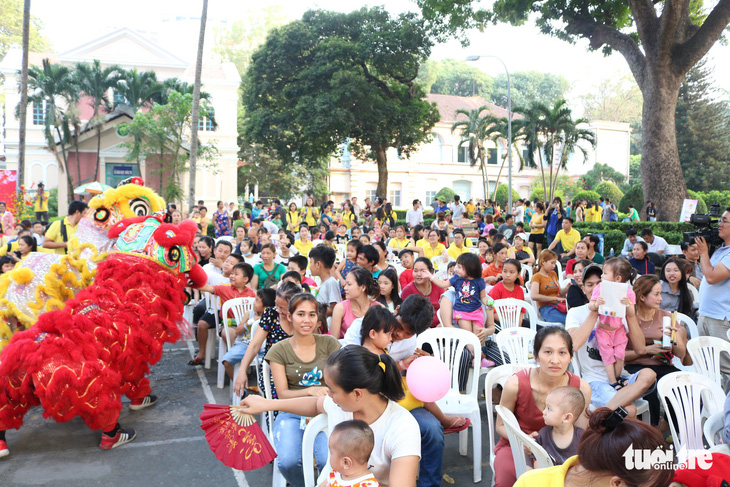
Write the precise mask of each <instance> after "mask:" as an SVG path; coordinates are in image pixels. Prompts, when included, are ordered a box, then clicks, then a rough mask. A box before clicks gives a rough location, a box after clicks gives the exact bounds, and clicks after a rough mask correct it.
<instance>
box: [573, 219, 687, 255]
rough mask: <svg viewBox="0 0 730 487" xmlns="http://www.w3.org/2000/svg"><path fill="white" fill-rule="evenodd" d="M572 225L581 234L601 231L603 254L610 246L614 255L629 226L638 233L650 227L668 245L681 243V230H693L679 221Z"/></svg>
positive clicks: (618, 251)
mask: <svg viewBox="0 0 730 487" xmlns="http://www.w3.org/2000/svg"><path fill="white" fill-rule="evenodd" d="M574 227H575V229H576V230H578V231H579V232H580V234H581V235H586V234H589V233H602V234H603V242H604V243H603V250H604V254H605V255H608V254H609V252H610V251H611V248H613V249H614V252H615V254H616V255H618V254H620V253H621V249H622V248H623V246H624V241H625V240H626V230H628V229H629V228H635V229H636V231H637V232H639V234H641V231H642V230H643V229H645V228H651V230H652V232H654V235H657V236H659V237H662V238H663V239H664V240H666V241H667V243H668V244H670V245H679V244H680V243H682V240H683V239H684V235H683V232H692V231H694V226H692V224H690V223H679V222H627V223H624V222H596V223H585V222H579V223H576V224H575V225H574Z"/></svg>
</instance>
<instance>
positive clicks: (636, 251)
mask: <svg viewBox="0 0 730 487" xmlns="http://www.w3.org/2000/svg"><path fill="white" fill-rule="evenodd" d="M364 203H365V205H364V208H360V207H359V206H358V204H357V198H352V199H351V200H348V201H346V202H344V203H343V204H342V205H341V206H340V209H339V211H335V209H334V206H335V205H334V203H333V202H331V201H329V202H326V203H325V204H323V205H320V206H316V205H314V203H313V201H312V199H311V198H310V199H308V200H307V201H306V204H305V206H304V207H303V208H298V207H297V206H296V204H294V203H291V204H289V205H288V206H287V207H284V206H282V205H281V203H280V202H279V201H278V200H274V201H273V202H272V205H271V207H269V208H264V207H263V205H262V204H260V202H256V203H255V204H254V205H251V208H248V207H244V208H243V209H241V210H239V209H236V208H235V207H236V205H231V206H228V207H227V206H226V205H225V203H224V202H219V203H218V205H217V206H218V211H216V213H215V214H214V215H213V217H212V224H213V226H214V229H215V234H216V236H217V240H214V239H212V238H210V237H207V236H204V234H201V235H200V236H199V240H198V243H197V251H198V253H199V258H200V263H201V264H203V266H204V269H205V270H206V272H207V273H208V275H209V286H207V287H206V288H204V291H208V292H211V293H213V294H215V295H217V296H219V297H220V298H221V301H225V300H227V299H231V298H233V297H255V305H254V309H253V312H252V313H251V316H250V317H249V318H250V319H249V320H248V322H247V323H230V324H231V325H232V326H225V324H228V321H230V320H226V319H225V318H226V317H221V319H222V320H223V323H224V326H222V329H223V330H224V332H225V333H228V334H229V335H230V337H231V339H232V341H235V344H234V345H233V346H232V347H231V349H230V350H228V352H227V354H226V355H225V356H224V357H223V363H224V365H225V368H226V371H227V373H228V376H229V378H230V379H231V381H232V387H233V388H234V392H236V393H237V394H239V395H240V396H244V395H246V396H247V397H246V398H245V399H244V400H243V402H242V404H244V405H245V406H246V407H247V408H248V409H249V410H250V412H252V413H259V412H263V411H269V410H271V411H276V419H275V422H274V425H273V430H274V437H273V442H274V447H275V448H276V450H277V453H278V454H279V469H280V471H281V473H282V475H283V476H284V477H285V478H286V480H287V481H288V482H289V483H290V484H291V485H293V486H299V485H303V482H304V481H303V473H302V461H303V460H302V458H301V442H300V440H301V437H302V434H303V430H302V427H301V425H302V424H303V423H302V421H303V419H302V418H303V417H311V416H314V415H316V414H318V413H322V412H326V413H327V414H328V420H329V421H330V423H331V427H333V426H334V425H335V424H342V426H341V427H340V428H341V430H340V429H338V430H336V431H337V432H338V434H340V435H341V434H343V433H342V432H343V431H348V430H352V431H354V432H357V434H358V435H365V436H368V437H369V435H372V440H368V442H366V443H367V444H368V445H370V444H372V445H373V446H372V447H371V446H368V449H369V450H368V451H370V454H369V455H370V456H369V464H370V469H368V468H365V467H363V465H365V464H367V463H368V462H367V461H366V460H365V459H366V458H367V455H366V453H363V452H359V454H360V460H359V461H355V460H353V459H350V460H349V461H348V462H343V461H342V457H343V455H344V454H345V453H344V452H342V451H341V448H340V449H339V450H338V449H333V448H332V438H330V443H329V446H330V448H329V455H330V462H329V464H330V467H331V468H332V469H333V473H332V478H333V479H339V480H337V482H342V481H343V480H346V479H352V478H363V479H365V478H369V477H368V476H369V475H373V476H374V478H375V479H376V480H377V482H379V483H380V485H397V486H408V485H419V486H438V485H441V481H442V473H443V472H442V458H443V454H444V435H445V434H449V433H453V432H459V431H462V430H463V429H465V428H467V427H468V426H469V420H468V419H467V418H462V417H456V416H450V415H447V414H445V413H444V412H442V411H441V410H440V409H439V407H438V405H437V404H436V403H423V402H420V401H418V400H417V399H415V398H414V397H413V396H412V395H410V393H409V392H408V390H407V387H405V380H404V376H405V375H406V374H407V370H408V368H409V366H410V364H411V363H412V362H413V361H414V360H415V359H417V358H419V357H421V356H424V355H428V354H429V352H430V350H421V349H418V348H416V337H417V336H418V335H419V334H420V333H423V332H424V331H426V330H427V329H429V328H430V327H435V326H444V327H458V328H461V329H464V330H468V331H469V332H471V333H474V334H475V335H476V336H477V337H478V338H479V339H480V341H481V343H482V350H473V351H471V353H479V354H480V356H481V365H482V367H492V366H499V365H502V364H503V362H504V360H505V359H504V355H503V353H501V351H500V350H499V347H498V346H497V345H496V342H495V340H494V339H493V338H494V335H495V334H496V333H499V332H500V330H501V326H500V323H499V317H498V316H497V313H495V309H494V306H493V302H494V301H495V300H498V299H504V298H516V299H519V300H522V301H524V302H525V307H528V306H533V303H534V306H535V307H536V311H537V312H538V314H539V317H540V318H541V319H542V320H544V321H546V322H549V323H550V326H545V327H543V328H541V329H539V331H538V332H537V335H536V336H535V340H534V350H533V356H534V360H535V362H536V365H537V367H535V368H531V369H528V370H526V371H523V372H520V373H518V374H515V375H514V376H513V377H512V378H511V379H510V380H508V381H507V383H506V384H505V385H504V388H503V390H501V397H500V398H498V402H499V404H500V405H501V406H502V407H504V408H507V409H509V410H511V411H512V412H513V413H514V415H515V417H516V418H517V421H518V422H519V424H520V426H521V427H522V429H523V431H525V432H526V433H528V434H531V435H532V436H533V437H535V438H537V440H538V442H539V443H540V444H542V445H543V446H544V447H545V448H546V450H547V451H549V452H551V454H553V459H555V460H556V464H562V465H560V467H555V468H557V469H559V470H557V471H555V472H551V471H550V469H548V470H546V471H536V472H535V473H534V474H533V473H531V474H530V475H525V478H524V479H523V478H520V479H519V480H517V479H516V474H515V469H514V465H513V463H512V453H511V445H510V444H509V441H508V439H507V434H506V430H505V427H504V425H503V424H502V422H501V420H498V421H497V425H496V431H497V433H498V434H499V436H500V438H501V439H500V440H499V443H498V444H497V445H496V447H494V448H495V454H496V458H497V460H496V465H497V468H496V471H495V485H496V486H497V487H501V486H508V485H512V484H514V483H515V482H517V484H516V485H542V484H541V483H540V482H544V479H546V478H554V477H555V476H556V475H557V476H560V475H562V476H563V477H564V478H565V485H582V484H579V483H575V484H574V483H572V482H578V481H583V480H587V479H588V480H590V479H593V480H599V481H603V480H605V479H609V480H610V479H619V480H621V481H622V482H623V484H624V485H656V486H660V485H668V484H669V482H670V480H671V477H672V476H671V473H666V472H656V471H641V472H633V471H627V470H626V469H625V468H623V469H622V468H619V460H621V459H622V457H620V453H622V452H623V451H624V450H625V447H623V449H622V450H621V452H618V450H616V449H615V448H612V449H611V451H610V454H607V451H606V449H605V445H607V444H611V445H623V444H627V445H628V444H630V443H631V442H632V441H635V443H634V445H635V448H651V449H656V448H665V447H666V443H665V438H666V436H667V434H668V430H669V428H668V422H667V420H666V418H665V417H662V413H661V408H660V404H659V398H658V395H657V393H656V381H657V380H658V379H659V378H661V377H663V376H665V375H667V374H669V373H671V372H674V371H677V370H678V369H677V368H676V367H675V366H674V365H673V364H674V363H676V362H673V361H672V359H673V358H674V357H676V358H677V359H678V360H679V361H680V362H681V363H682V364H685V365H687V364H691V359H690V357H689V354H688V353H687V341H688V338H689V336H688V333H687V330H686V329H685V328H684V327H683V326H681V325H678V326H677V327H676V328H675V330H674V331H675V332H676V339H675V341H674V342H673V343H672V345H671V346H670V347H669V348H665V347H662V345H657V344H656V343H657V340H659V341H661V337H662V335H663V333H664V329H663V328H662V323H663V318H664V317H665V316H668V315H669V314H670V313H672V312H673V311H679V312H681V313H684V314H687V315H688V316H691V317H697V318H698V320H699V329H700V330H701V333H703V334H706V335H711V336H716V337H725V333H727V329H728V328H730V321H728V317H729V316H730V301H728V299H730V298H728V297H727V296H730V294H728V293H722V290H724V289H725V288H726V287H727V286H730V251H728V250H727V249H730V222H729V221H728V220H729V219H730V212H726V213H725V215H723V220H722V222H721V225H720V235H721V237H723V238H724V239H725V242H726V245H725V246H723V247H721V248H720V249H718V250H716V251H715V252H714V253H713V254H712V257H710V255H709V252H708V248H707V244H706V243H705V242H704V240H702V239H696V240H692V241H690V242H686V243H685V244H683V246H682V250H683V254H684V255H683V256H681V257H672V258H668V259H667V258H666V257H668V256H667V255H663V254H666V252H667V249H666V242H663V239H661V238H660V237H658V236H654V235H653V234H652V233H651V231H647V230H644V231H643V232H642V233H641V235H640V236H639V235H638V234H637V232H636V231H634V230H629V231H627V235H626V243H625V245H624V248H623V249H622V252H621V255H617V256H615V257H608V258H606V257H604V256H603V255H602V254H601V252H600V250H599V239H598V237H597V236H596V235H586V236H581V235H580V233H579V232H578V231H577V230H576V229H574V228H573V223H574V222H575V221H580V220H582V219H586V218H596V215H597V214H598V213H599V212H601V214H602V215H604V216H605V215H608V220H609V221H610V220H611V216H610V215H612V214H613V213H614V212H615V206H614V205H613V204H612V203H611V202H610V201H609V200H607V201H605V202H604V207H603V208H601V206H600V205H591V206H589V205H587V204H586V202H576V203H575V205H574V206H573V207H572V209H571V210H568V209H567V208H563V206H562V202H561V201H560V198H556V200H555V201H553V202H552V203H551V204H550V205H549V207H548V208H546V205H545V204H544V203H542V202H537V203H535V204H534V209H533V204H532V203H531V202H529V201H518V202H517V205H516V209H515V213H516V214H513V213H511V212H510V213H507V214H500V211H499V209H498V207H497V206H496V205H495V204H494V203H493V202H487V205H486V206H484V207H481V208H477V207H475V206H474V205H473V204H472V203H471V202H469V203H467V204H466V205H464V204H463V203H462V202H461V201H460V199H459V198H458V197H456V198H455V199H454V201H453V202H451V204H450V205H446V204H445V202H442V201H439V202H438V206H437V207H436V208H435V219H434V221H433V223H432V224H430V225H424V216H423V207H422V205H421V203H420V201H418V200H415V201H413V207H412V208H411V209H409V210H408V212H407V214H406V216H405V220H406V223H405V224H398V223H397V220H398V217H397V216H396V215H395V213H394V212H393V209H392V206H391V205H390V204H389V203H388V202H387V201H385V200H381V199H377V200H375V201H370V200H369V199H366V200H365V202H364ZM490 203H491V204H490ZM596 208H598V209H596ZM190 215H191V216H192V218H194V219H195V218H198V217H199V218H201V220H200V221H201V230H204V227H203V226H202V223H205V221H206V220H204V218H206V211H205V209H204V206H202V205H199V206H198V207H197V208H196V209H194V210H193V211H192V212H191V214H190ZM196 221H197V220H196ZM647 255H653V256H657V255H658V256H659V257H660V258H661V261H662V265H660V266H655V265H654V263H653V262H654V261H652V260H651V259H649V258H648V257H647ZM559 263H562V265H563V266H564V267H562V266H561V265H560V264H559ZM562 268H564V269H565V271H562ZM609 281H610V282H612V283H618V284H626V285H627V286H628V290H629V291H628V292H627V296H626V297H625V298H624V299H623V300H622V306H625V307H626V311H625V313H623V315H624V316H625V317H624V318H618V317H607V316H605V315H601V314H599V311H598V310H599V308H600V306H602V305H603V304H604V300H603V298H602V294H601V291H600V288H601V282H609ZM226 284H230V286H226ZM606 285H608V284H606ZM690 288H694V289H693V290H692V289H690ZM697 296H699V298H697ZM703 297H704V299H703ZM522 311H523V313H522V316H521V318H524V323H525V324H527V322H528V320H527V318H526V316H527V313H526V312H525V309H523V310H522ZM214 312H215V310H214V309H210V308H209V306H208V305H206V304H205V301H204V300H201V301H200V303H199V304H198V306H197V307H196V309H195V311H194V321H195V322H196V323H197V326H198V335H197V336H198V341H199V349H198V352H197V355H196V356H195V358H194V359H193V360H191V361H190V365H201V364H203V363H204V360H205V353H206V340H207V336H208V329H209V328H211V327H213V326H215V318H214V316H213V313H214ZM254 322H256V323H257V326H258V328H257V329H258V331H257V332H256V333H255V334H254V335H253V337H251V336H250V335H249V334H248V333H250V326H251V324H252V323H254ZM467 353H469V352H467ZM470 356H471V355H470ZM574 356H576V357H577V359H578V363H580V371H575V372H570V371H568V369H569V366H570V364H571V360H572V358H573V357H574ZM256 357H261V358H263V360H266V361H267V362H268V363H269V367H270V370H271V377H262V376H261V375H259V377H258V378H257V381H256V382H257V384H253V383H249V378H248V376H247V374H246V373H245V371H246V370H247V369H248V368H249V366H250V365H251V364H252V363H253V362H254V360H255V359H256ZM467 358H469V357H467ZM236 364H240V367H241V369H240V370H241V371H243V372H242V373H239V374H238V375H237V376H236V377H235V379H234V374H233V371H234V367H235V365H236ZM722 367H723V369H722V370H723V373H725V374H727V373H728V372H730V370H729V369H727V367H728V362H727V361H726V360H723V365H722ZM461 373H462V372H460V374H461ZM463 374H464V377H460V378H459V382H460V388H461V387H462V384H465V383H466V379H467V376H468V370H465V371H463ZM264 381H268V382H269V383H268V384H265V383H264ZM464 388H465V386H464ZM265 389H269V390H270V391H271V393H270V395H269V396H268V397H267V398H264V397H261V395H258V394H255V393H254V392H256V391H258V392H260V393H261V394H263V391H264V390H265ZM497 395H499V394H497ZM642 397H643V398H645V399H646V400H647V401H648V403H649V412H650V418H651V420H650V421H649V424H647V423H643V422H641V421H639V420H638V419H637V417H636V416H637V411H636V407H635V405H634V401H636V400H637V399H639V398H642ZM728 405H729V406H730V399H729V400H728ZM589 410H593V413H592V414H589V413H588V411H589ZM616 411H623V412H624V413H625V415H626V416H627V418H626V419H625V420H624V419H623V417H622V418H621V420H622V421H623V422H622V425H623V426H619V427H617V426H616V425H614V424H613V423H615V422H616V421H615V417H616V415H617V413H616ZM728 414H730V412H729V413H728ZM728 424H730V422H729V423H728ZM728 428H729V429H728V432H727V434H729V435H730V426H729V427H728ZM363 432H365V433H363ZM334 433H335V431H333V434H334ZM354 434H355V433H353V435H354ZM637 435H638V436H640V437H641V441H639V440H638V439H637V438H638V436H637ZM283 438H286V441H285V440H283ZM338 438H339V436H338ZM338 451H339V453H338ZM614 453H615V454H614ZM576 454H577V456H575V455H576ZM314 455H315V459H316V462H317V464H318V465H319V466H320V467H322V468H323V467H324V465H325V464H326V463H327V457H328V443H327V441H326V439H325V438H324V437H322V438H318V440H317V442H316V443H315V449H314ZM617 455H618V456H617ZM599 457H600V458H599ZM614 457H615V458H614ZM563 462H565V463H563ZM349 468H352V469H353V470H351V471H346V469H349ZM539 472H542V473H539ZM538 473H539V474H538ZM353 475H354V476H355V477H353ZM601 479H603V480H601ZM569 480H570V482H569ZM330 485H347V484H344V483H333V484H330ZM364 485H370V484H364ZM556 485H558V484H556ZM559 485H563V484H559ZM601 485H603V484H601ZM606 485H608V484H606ZM612 485H613V484H612ZM616 485H620V483H617V484H616Z"/></svg>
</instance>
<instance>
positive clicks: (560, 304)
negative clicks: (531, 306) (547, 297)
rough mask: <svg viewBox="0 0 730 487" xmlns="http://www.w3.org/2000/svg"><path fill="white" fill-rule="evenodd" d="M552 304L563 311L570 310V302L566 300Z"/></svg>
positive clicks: (551, 304)
mask: <svg viewBox="0 0 730 487" xmlns="http://www.w3.org/2000/svg"><path fill="white" fill-rule="evenodd" d="M550 306H552V307H553V308H555V309H557V310H558V311H560V312H561V313H567V312H568V303H567V302H565V301H558V302H557V303H550Z"/></svg>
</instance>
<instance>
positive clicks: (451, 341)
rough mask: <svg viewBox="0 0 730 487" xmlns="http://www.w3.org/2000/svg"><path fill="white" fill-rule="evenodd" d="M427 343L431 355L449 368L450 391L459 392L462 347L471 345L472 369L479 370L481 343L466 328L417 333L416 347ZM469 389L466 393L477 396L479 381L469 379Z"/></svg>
mask: <svg viewBox="0 0 730 487" xmlns="http://www.w3.org/2000/svg"><path fill="white" fill-rule="evenodd" d="M425 343H428V344H429V345H431V348H432V350H433V355H434V357H436V358H437V359H439V360H441V361H442V362H443V363H445V364H446V366H447V367H448V368H449V371H450V372H451V389H450V392H451V393H454V392H455V393H459V362H460V361H461V356H462V352H463V351H464V347H466V346H467V345H471V346H472V347H474V348H473V350H474V351H475V352H476V353H474V354H473V364H472V365H473V369H474V370H477V371H478V370H479V365H480V363H481V353H480V351H481V344H480V343H479V339H478V338H477V336H476V335H475V334H474V333H472V332H470V331H466V330H461V329H459V328H429V329H428V330H426V331H424V332H423V333H421V334H420V335H418V345H417V346H418V348H421V349H422V348H423V345H424V344H425ZM471 383H472V384H471V386H472V387H471V391H467V394H468V395H472V396H474V398H476V397H477V389H478V388H479V381H476V380H475V381H471Z"/></svg>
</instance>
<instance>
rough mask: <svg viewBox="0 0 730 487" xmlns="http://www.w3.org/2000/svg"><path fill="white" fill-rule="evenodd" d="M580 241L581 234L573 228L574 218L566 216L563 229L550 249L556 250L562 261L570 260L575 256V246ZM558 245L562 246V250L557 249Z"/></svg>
mask: <svg viewBox="0 0 730 487" xmlns="http://www.w3.org/2000/svg"><path fill="white" fill-rule="evenodd" d="M578 240H580V233H579V232H578V230H576V229H575V228H573V218H571V217H569V216H566V217H565V218H563V229H562V230H559V231H558V233H557V234H556V235H555V239H554V240H553V242H552V243H551V244H550V247H548V249H550V250H553V249H555V252H556V253H559V255H560V258H561V259H570V258H571V257H573V256H574V255H575V244H576V243H577V242H578ZM558 244H560V249H556V247H557V246H558Z"/></svg>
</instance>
